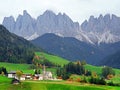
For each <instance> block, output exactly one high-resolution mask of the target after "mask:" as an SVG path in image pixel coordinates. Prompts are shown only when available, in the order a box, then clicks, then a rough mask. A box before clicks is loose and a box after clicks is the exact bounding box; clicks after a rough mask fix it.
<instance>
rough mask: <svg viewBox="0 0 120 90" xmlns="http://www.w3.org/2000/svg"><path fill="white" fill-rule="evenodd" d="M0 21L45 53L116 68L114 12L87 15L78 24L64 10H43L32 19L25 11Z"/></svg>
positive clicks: (118, 34)
mask: <svg viewBox="0 0 120 90" xmlns="http://www.w3.org/2000/svg"><path fill="white" fill-rule="evenodd" d="M2 24H3V25H4V26H5V27H6V28H7V29H8V30H9V31H10V32H11V33H14V34H16V35H18V36H21V37H23V38H25V39H27V40H30V41H31V42H32V43H33V44H34V45H36V46H38V47H41V48H43V49H44V50H46V51H48V52H49V53H52V54H55V55H58V56H61V57H64V58H66V59H69V60H71V61H75V60H86V61H87V62H88V63H90V64H94V65H108V66H112V67H116V68H120V67H119V66H120V57H118V58H117V60H116V57H115V55H117V56H120V53H119V51H120V17H117V16H116V15H110V14H106V15H104V16H103V15H100V16H99V17H94V16H90V18H89V20H85V21H84V22H83V23H82V24H81V25H80V24H79V23H78V22H74V21H72V20H71V18H70V17H69V16H67V15H66V14H65V13H63V14H62V13H58V14H55V13H54V12H52V11H49V10H47V11H45V12H44V13H43V14H42V15H40V16H38V17H37V18H36V19H35V18H33V17H31V16H30V14H29V13H27V11H26V10H25V11H23V15H19V16H18V17H17V19H16V20H15V18H14V17H13V16H10V17H5V18H4V20H3V23H2ZM111 57H112V59H109V58H111ZM106 62H109V64H108V63H106ZM116 63H118V64H116Z"/></svg>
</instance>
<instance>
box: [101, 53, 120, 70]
mask: <svg viewBox="0 0 120 90" xmlns="http://www.w3.org/2000/svg"><path fill="white" fill-rule="evenodd" d="M100 65H107V66H112V67H114V68H120V51H117V52H116V53H114V54H112V55H109V56H107V57H106V58H104V59H103V61H102V62H100Z"/></svg>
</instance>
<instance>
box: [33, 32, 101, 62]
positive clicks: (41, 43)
mask: <svg viewBox="0 0 120 90" xmlns="http://www.w3.org/2000/svg"><path fill="white" fill-rule="evenodd" d="M31 42H32V43H33V44H34V45H36V46H38V47H42V48H43V49H45V50H46V51H48V52H49V53H52V54H55V55H58V56H60V57H63V58H66V59H68V60H71V61H76V60H86V61H87V62H88V63H91V64H95V63H96V62H97V61H98V57H99V58H101V55H102V53H101V52H100V51H99V49H98V48H97V47H95V46H94V45H90V44H88V43H84V42H80V41H79V40H77V39H75V38H72V37H59V36H57V35H55V34H52V33H48V34H45V35H43V36H41V37H38V38H37V39H35V40H33V41H31Z"/></svg>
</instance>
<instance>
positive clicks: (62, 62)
mask: <svg viewBox="0 0 120 90" xmlns="http://www.w3.org/2000/svg"><path fill="white" fill-rule="evenodd" d="M35 55H37V56H39V57H45V58H46V59H47V60H49V61H50V62H52V63H54V64H57V65H65V64H67V63H68V62H69V61H68V60H66V59H63V58H61V57H58V56H55V55H50V54H47V53H43V52H36V53H35Z"/></svg>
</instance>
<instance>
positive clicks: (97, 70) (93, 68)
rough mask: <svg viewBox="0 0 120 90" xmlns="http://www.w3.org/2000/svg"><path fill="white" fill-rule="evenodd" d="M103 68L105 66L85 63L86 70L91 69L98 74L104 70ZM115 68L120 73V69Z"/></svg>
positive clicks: (116, 72)
mask: <svg viewBox="0 0 120 90" xmlns="http://www.w3.org/2000/svg"><path fill="white" fill-rule="evenodd" d="M102 68H103V67H99V66H93V65H89V64H87V65H85V69H86V70H90V71H92V72H96V73H97V74H98V75H101V72H102ZM114 70H115V74H116V75H119V74H120V69H114Z"/></svg>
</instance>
